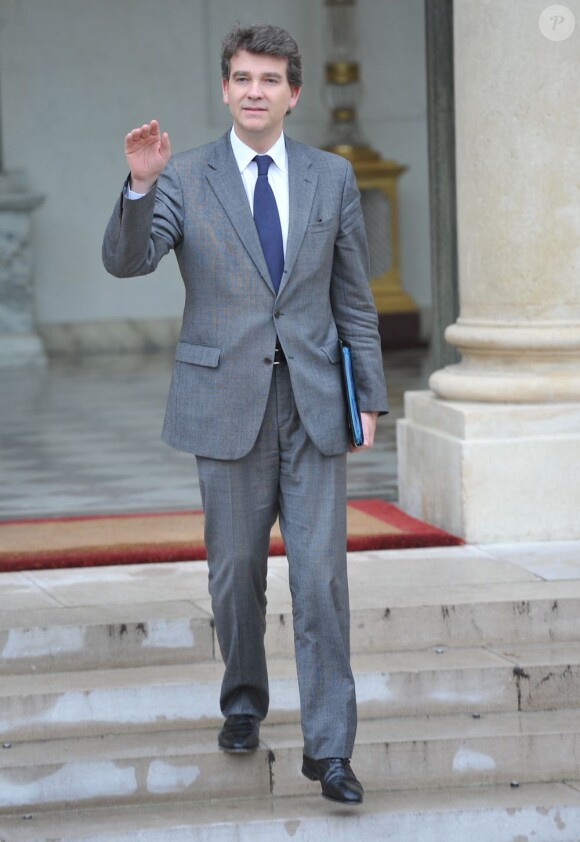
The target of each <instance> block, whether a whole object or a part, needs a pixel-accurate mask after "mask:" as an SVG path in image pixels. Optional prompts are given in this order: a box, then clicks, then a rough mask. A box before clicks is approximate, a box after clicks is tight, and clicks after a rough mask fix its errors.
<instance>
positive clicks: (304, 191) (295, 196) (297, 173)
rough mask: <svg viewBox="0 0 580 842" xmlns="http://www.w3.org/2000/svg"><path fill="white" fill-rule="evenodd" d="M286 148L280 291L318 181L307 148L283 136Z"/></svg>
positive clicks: (300, 242)
mask: <svg viewBox="0 0 580 842" xmlns="http://www.w3.org/2000/svg"><path fill="white" fill-rule="evenodd" d="M286 150H287V152H288V191H289V201H290V221H289V225H288V242H287V243H286V260H285V262H284V274H283V276H282V281H281V283H280V292H281V291H282V289H283V288H284V287H285V286H286V284H287V283H288V280H289V278H290V276H291V274H292V270H293V268H294V264H295V263H296V258H297V257H298V254H299V252H300V247H301V245H302V240H303V239H304V234H305V233H306V228H307V226H308V220H309V219H310V209H311V208H312V202H313V201H314V194H315V193H316V184H317V182H318V175H317V173H316V171H315V170H314V168H313V166H312V160H311V158H310V155H309V154H308V151H307V148H306V147H304V146H302V144H299V143H296V142H295V141H293V140H291V139H290V138H289V137H286Z"/></svg>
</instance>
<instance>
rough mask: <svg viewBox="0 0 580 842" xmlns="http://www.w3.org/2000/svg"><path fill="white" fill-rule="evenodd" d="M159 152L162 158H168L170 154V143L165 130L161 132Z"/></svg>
mask: <svg viewBox="0 0 580 842" xmlns="http://www.w3.org/2000/svg"><path fill="white" fill-rule="evenodd" d="M161 154H162V155H163V157H164V158H167V159H168V160H169V156H170V155H171V143H170V142H169V135H168V134H167V132H163V134H162V135H161Z"/></svg>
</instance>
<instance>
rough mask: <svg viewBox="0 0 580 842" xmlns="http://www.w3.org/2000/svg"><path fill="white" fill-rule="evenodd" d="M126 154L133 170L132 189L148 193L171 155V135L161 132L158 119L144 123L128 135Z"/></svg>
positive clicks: (126, 138)
mask: <svg viewBox="0 0 580 842" xmlns="http://www.w3.org/2000/svg"><path fill="white" fill-rule="evenodd" d="M125 156H126V158H127V164H128V165H129V169H130V170H131V189H132V190H135V192H136V193H147V192H148V191H149V190H150V189H151V187H153V185H154V184H155V182H156V181H157V179H158V177H159V175H160V173H161V172H162V171H163V170H164V169H165V166H166V164H167V162H168V161H169V158H170V157H171V144H170V143H169V135H168V134H167V132H163V134H161V132H160V130H159V123H158V122H157V120H151V122H150V123H144V124H143V125H142V126H141V127H140V128H137V129H133V130H132V131H130V132H129V134H128V135H126V137H125Z"/></svg>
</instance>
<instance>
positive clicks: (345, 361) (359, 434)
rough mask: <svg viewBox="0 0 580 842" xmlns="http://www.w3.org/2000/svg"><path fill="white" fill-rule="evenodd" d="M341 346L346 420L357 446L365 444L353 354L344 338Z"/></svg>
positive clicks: (351, 436)
mask: <svg viewBox="0 0 580 842" xmlns="http://www.w3.org/2000/svg"><path fill="white" fill-rule="evenodd" d="M338 344H339V347H340V364H341V366H342V385H343V390H344V400H345V404H346V420H347V423H348V430H349V433H350V440H351V442H352V443H353V444H354V446H355V447H362V445H363V444H364V434H363V428H362V421H361V417H360V410H359V408H358V398H357V394H356V383H355V381H354V373H353V370H352V356H351V353H350V345H349V344H348V342H344V341H343V340H342V339H339V340H338Z"/></svg>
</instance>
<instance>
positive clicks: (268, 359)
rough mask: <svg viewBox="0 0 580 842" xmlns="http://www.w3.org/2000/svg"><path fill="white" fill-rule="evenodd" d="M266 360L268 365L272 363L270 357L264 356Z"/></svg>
mask: <svg viewBox="0 0 580 842" xmlns="http://www.w3.org/2000/svg"><path fill="white" fill-rule="evenodd" d="M264 362H265V363H266V365H272V360H271V359H270V357H264Z"/></svg>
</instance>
